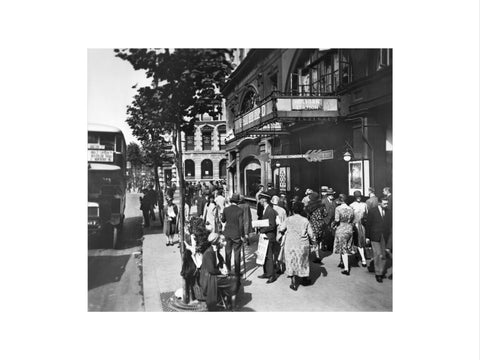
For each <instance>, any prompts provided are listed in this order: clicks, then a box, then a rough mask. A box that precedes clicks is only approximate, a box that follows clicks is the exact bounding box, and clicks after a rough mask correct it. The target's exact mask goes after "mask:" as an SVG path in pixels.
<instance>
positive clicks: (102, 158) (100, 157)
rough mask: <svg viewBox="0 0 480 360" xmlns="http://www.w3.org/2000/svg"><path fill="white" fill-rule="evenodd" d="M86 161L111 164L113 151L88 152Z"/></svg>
mask: <svg viewBox="0 0 480 360" xmlns="http://www.w3.org/2000/svg"><path fill="white" fill-rule="evenodd" d="M88 161H98V162H113V151H112V150H88Z"/></svg>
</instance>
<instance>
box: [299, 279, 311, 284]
mask: <svg viewBox="0 0 480 360" xmlns="http://www.w3.org/2000/svg"><path fill="white" fill-rule="evenodd" d="M300 282H301V284H302V285H303V286H309V285H312V280H310V278H302V280H301V281H300Z"/></svg>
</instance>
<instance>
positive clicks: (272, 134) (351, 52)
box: [222, 49, 393, 198]
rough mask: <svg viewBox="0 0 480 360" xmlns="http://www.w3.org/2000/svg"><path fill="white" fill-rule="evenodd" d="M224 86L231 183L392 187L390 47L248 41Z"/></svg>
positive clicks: (245, 188) (239, 187)
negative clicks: (264, 45)
mask: <svg viewBox="0 0 480 360" xmlns="http://www.w3.org/2000/svg"><path fill="white" fill-rule="evenodd" d="M222 93H223V94H224V96H225V97H226V108H227V109H226V110H227V111H226V120H227V134H228V135H227V149H226V151H227V153H228V157H229V159H228V165H227V169H228V185H229V188H230V189H232V190H234V191H236V192H238V193H240V194H244V195H245V196H246V197H250V198H253V196H254V194H255V192H256V189H257V188H258V185H259V184H264V185H266V183H268V182H272V183H273V184H274V186H275V187H276V188H278V189H279V190H281V191H285V192H290V191H292V190H293V187H294V186H295V185H298V186H300V187H301V188H303V189H305V188H311V189H314V190H315V191H319V188H320V186H322V185H325V186H330V187H333V188H334V189H335V190H336V191H337V193H339V192H343V193H346V194H352V193H353V192H354V191H355V190H360V191H362V193H364V194H365V193H366V191H367V189H368V187H369V186H375V187H376V188H377V189H381V187H383V186H391V185H392V154H393V145H392V50H391V49H251V50H250V51H249V52H248V54H247V55H246V57H245V59H243V61H241V62H240V65H239V66H238V67H237V68H236V69H235V71H234V72H233V73H232V74H231V76H230V78H229V82H228V83H227V85H226V86H225V87H224V88H223V89H222Z"/></svg>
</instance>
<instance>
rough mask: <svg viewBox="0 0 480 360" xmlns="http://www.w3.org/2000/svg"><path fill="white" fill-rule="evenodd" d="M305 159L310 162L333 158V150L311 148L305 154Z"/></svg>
mask: <svg viewBox="0 0 480 360" xmlns="http://www.w3.org/2000/svg"><path fill="white" fill-rule="evenodd" d="M305 159H306V160H307V161H309V162H312V161H313V162H316V161H322V160H331V159H333V150H324V151H322V150H309V151H307V153H306V154H305Z"/></svg>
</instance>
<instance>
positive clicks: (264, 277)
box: [258, 274, 269, 279]
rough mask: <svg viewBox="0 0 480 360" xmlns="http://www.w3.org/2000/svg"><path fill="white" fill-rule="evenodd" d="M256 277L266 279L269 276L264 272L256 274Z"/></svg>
mask: <svg viewBox="0 0 480 360" xmlns="http://www.w3.org/2000/svg"><path fill="white" fill-rule="evenodd" d="M258 278H259V279H268V278H269V276H268V275H266V274H263V275H258Z"/></svg>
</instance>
